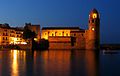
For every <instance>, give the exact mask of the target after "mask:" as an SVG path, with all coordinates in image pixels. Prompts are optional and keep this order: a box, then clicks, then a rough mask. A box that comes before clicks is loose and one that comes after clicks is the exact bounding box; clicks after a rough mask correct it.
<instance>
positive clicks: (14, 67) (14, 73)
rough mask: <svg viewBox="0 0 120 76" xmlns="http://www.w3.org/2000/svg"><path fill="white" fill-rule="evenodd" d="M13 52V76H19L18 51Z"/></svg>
mask: <svg viewBox="0 0 120 76" xmlns="http://www.w3.org/2000/svg"><path fill="white" fill-rule="evenodd" d="M12 51H13V63H12V76H14V75H15V76H18V63H17V54H18V52H17V50H12Z"/></svg>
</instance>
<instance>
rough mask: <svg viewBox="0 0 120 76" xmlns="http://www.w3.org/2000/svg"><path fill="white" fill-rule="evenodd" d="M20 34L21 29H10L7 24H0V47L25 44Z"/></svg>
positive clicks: (21, 32)
mask: <svg viewBox="0 0 120 76" xmlns="http://www.w3.org/2000/svg"><path fill="white" fill-rule="evenodd" d="M22 34H23V29H22V28H17V27H16V28H14V27H10V26H9V24H0V45H9V44H26V42H25V40H24V39H23V38H22Z"/></svg>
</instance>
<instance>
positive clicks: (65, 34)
mask: <svg viewBox="0 0 120 76" xmlns="http://www.w3.org/2000/svg"><path fill="white" fill-rule="evenodd" d="M41 39H46V40H48V41H49V49H91V50H95V49H99V48H100V15H99V13H98V11H97V10H96V9H93V10H92V11H91V12H90V14H89V19H88V29H82V28H79V27H43V28H42V32H41Z"/></svg>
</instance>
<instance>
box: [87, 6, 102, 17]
mask: <svg viewBox="0 0 120 76" xmlns="http://www.w3.org/2000/svg"><path fill="white" fill-rule="evenodd" d="M89 18H100V15H99V13H98V11H97V10H96V9H95V8H94V9H92V11H91V12H90V14H89Z"/></svg>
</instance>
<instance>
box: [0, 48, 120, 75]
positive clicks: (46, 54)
mask: <svg viewBox="0 0 120 76" xmlns="http://www.w3.org/2000/svg"><path fill="white" fill-rule="evenodd" d="M119 70H120V51H119V50H118V51H115V52H112V53H111V52H110V53H109V52H105V51H100V52H94V51H92V50H89V51H85V50H49V51H34V52H30V51H24V50H10V51H6V50H4V51H0V76H120V71H119Z"/></svg>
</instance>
